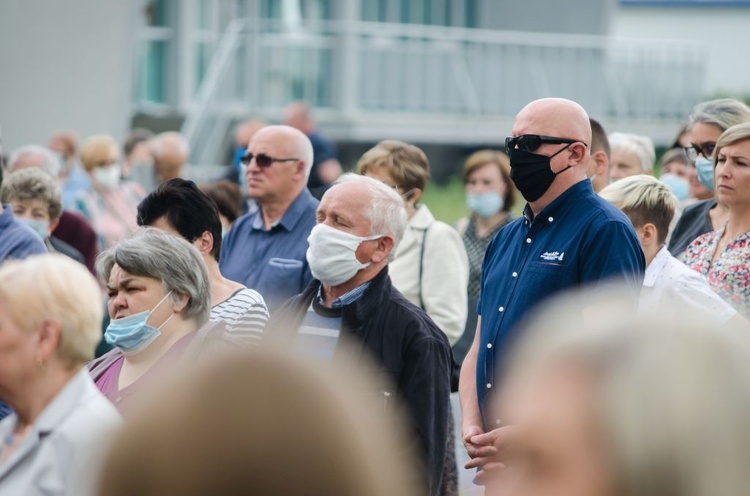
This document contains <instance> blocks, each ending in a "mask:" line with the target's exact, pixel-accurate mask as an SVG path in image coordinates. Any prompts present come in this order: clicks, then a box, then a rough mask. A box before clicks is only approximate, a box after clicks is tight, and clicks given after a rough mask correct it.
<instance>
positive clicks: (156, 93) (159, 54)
mask: <svg viewBox="0 0 750 496" xmlns="http://www.w3.org/2000/svg"><path fill="white" fill-rule="evenodd" d="M167 43H168V42H166V41H145V42H142V43H141V60H140V67H139V68H138V69H139V77H138V85H137V89H136V100H138V101H146V102H153V103H166V101H167V88H166V82H167V74H166V71H167V66H168V64H167V50H168V44H167Z"/></svg>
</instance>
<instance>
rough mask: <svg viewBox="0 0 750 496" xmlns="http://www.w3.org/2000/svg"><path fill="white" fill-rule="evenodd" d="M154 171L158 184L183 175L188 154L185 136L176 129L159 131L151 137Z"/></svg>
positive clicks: (188, 149)
mask: <svg viewBox="0 0 750 496" xmlns="http://www.w3.org/2000/svg"><path fill="white" fill-rule="evenodd" d="M151 153H152V154H153V156H154V172H155V173H156V179H157V181H158V183H159V184H161V183H163V182H165V181H169V180H170V179H176V178H178V177H183V169H184V168H185V163H186V162H187V160H188V156H189V155H190V148H189V146H188V143H187V141H186V140H185V137H184V136H182V134H180V133H178V132H176V131H167V132H164V133H159V134H157V135H156V136H154V137H153V138H152V139H151Z"/></svg>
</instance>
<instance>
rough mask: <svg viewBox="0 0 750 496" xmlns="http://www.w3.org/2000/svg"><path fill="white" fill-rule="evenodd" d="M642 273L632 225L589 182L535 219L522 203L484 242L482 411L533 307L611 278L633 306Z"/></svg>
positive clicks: (642, 263)
mask: <svg viewBox="0 0 750 496" xmlns="http://www.w3.org/2000/svg"><path fill="white" fill-rule="evenodd" d="M645 270H646V260H645V258H644V256H643V251H642V250H641V246H640V244H639V243H638V238H637V236H636V234H635V231H634V229H633V226H632V224H631V223H630V221H629V220H628V218H627V217H626V216H625V215H624V214H623V213H622V212H620V210H618V209H617V208H615V207H614V206H612V205H610V204H609V203H607V202H606V201H604V200H603V199H602V198H600V197H599V196H598V195H596V194H595V193H594V190H593V189H592V187H591V182H590V181H581V182H579V183H577V184H575V185H574V186H572V187H571V188H569V189H568V190H567V191H565V192H564V193H563V194H561V195H560V196H559V197H557V198H556V199H555V200H554V201H553V202H552V203H550V204H549V205H547V207H546V208H544V209H543V210H542V211H541V212H540V213H539V215H537V216H536V217H535V218H534V217H533V214H532V212H531V209H530V208H529V206H528V205H526V208H525V210H524V216H523V217H522V218H519V219H516V220H515V221H513V222H511V223H510V224H508V225H507V226H505V227H504V228H503V229H501V230H500V231H499V232H498V234H497V235H496V236H495V238H494V239H493V240H492V242H491V243H490V245H489V246H488V247H487V252H486V254H485V257H484V263H483V266H482V291H481V295H480V298H479V303H478V304H477V312H478V313H479V314H480V315H481V316H482V327H481V331H480V332H481V333H480V339H479V353H478V356H477V397H478V400H479V405H480V407H481V409H482V412H485V406H486V405H485V399H486V398H487V394H488V393H489V392H490V391H491V389H492V388H493V386H494V383H495V380H496V378H497V373H498V369H499V363H500V360H501V358H502V354H503V352H504V351H506V348H507V347H508V345H509V342H510V340H511V338H512V337H513V334H514V332H516V329H517V328H518V325H519V324H520V323H522V320H523V319H524V318H525V317H526V316H528V315H529V314H530V311H531V310H533V309H534V308H535V307H536V305H538V304H539V303H540V302H543V301H544V300H545V299H546V298H549V297H550V296H552V295H554V294H556V293H559V292H561V291H563V290H566V289H569V288H575V287H579V286H583V285H590V284H596V283H598V282H601V281H605V280H606V281H607V282H611V281H612V280H613V279H615V278H619V279H620V282H624V283H625V284H626V285H627V287H629V288H632V290H633V303H634V305H635V304H637V298H638V293H639V291H640V288H641V283H642V281H643V275H644V271H645ZM487 427H488V428H490V427H491V426H487Z"/></svg>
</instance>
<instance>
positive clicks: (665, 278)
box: [599, 174, 745, 323]
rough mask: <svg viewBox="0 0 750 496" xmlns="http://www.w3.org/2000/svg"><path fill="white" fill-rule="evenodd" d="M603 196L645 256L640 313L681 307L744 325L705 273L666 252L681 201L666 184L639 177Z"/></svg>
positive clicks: (615, 185) (612, 187)
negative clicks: (622, 218) (630, 226)
mask: <svg viewBox="0 0 750 496" xmlns="http://www.w3.org/2000/svg"><path fill="white" fill-rule="evenodd" d="M599 195H600V196H601V197H602V198H604V199H605V200H607V201H608V202H610V203H612V204H613V205H614V206H616V207H617V208H619V209H620V210H622V212H623V213H624V214H625V215H627V216H628V218H629V219H630V222H632V223H633V227H634V228H635V232H636V234H637V235H638V240H639V241H640V243H641V248H643V254H644V255H645V256H646V276H645V278H644V279H643V287H642V288H641V295H640V300H639V304H638V306H639V311H641V312H658V311H659V309H660V308H663V307H664V303H671V304H678V305H680V304H681V305H685V306H687V307H691V308H693V309H695V310H698V311H700V312H703V313H705V314H706V315H708V316H709V317H710V318H711V319H712V320H715V321H717V322H719V323H724V322H727V321H729V320H737V321H743V322H745V319H743V318H742V317H741V316H740V315H739V314H738V313H737V311H736V310H735V309H734V308H733V307H732V306H731V305H730V304H729V303H727V302H725V301H724V300H722V299H721V297H720V296H719V295H717V294H716V293H714V292H713V290H712V289H711V287H710V286H709V285H708V282H707V281H706V280H705V279H704V278H703V276H702V275H701V274H699V273H698V272H696V271H694V270H692V269H690V268H689V267H687V266H686V265H685V264H683V263H682V262H680V261H679V260H677V259H676V258H674V257H673V256H672V255H671V254H670V253H669V251H667V247H666V245H665V243H666V239H667V234H668V232H669V224H670V222H671V221H672V217H673V216H674V211H675V208H676V207H677V198H675V196H674V195H673V194H672V192H671V191H670V190H669V187H668V186H667V185H666V184H664V183H662V182H661V181H659V180H658V179H656V178H655V177H653V176H646V175H642V174H641V175H636V176H630V177H626V178H624V179H621V180H619V181H617V182H615V183H612V184H610V185H609V186H607V187H606V188H604V189H603V190H601V191H600V192H599ZM666 308H674V307H673V306H668V307H666Z"/></svg>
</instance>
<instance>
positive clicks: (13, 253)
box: [7, 231, 49, 260]
mask: <svg viewBox="0 0 750 496" xmlns="http://www.w3.org/2000/svg"><path fill="white" fill-rule="evenodd" d="M44 253H49V252H48V250H47V247H46V246H45V245H44V242H43V241H42V238H40V237H39V235H37V234H36V233H33V232H31V231H29V233H28V236H24V238H23V239H20V240H19V243H18V244H17V245H16V246H15V247H14V248H12V249H11V250H10V251H9V252H8V256H7V258H8V259H17V260H19V259H22V258H26V257H28V256H30V255H42V254H44Z"/></svg>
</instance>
